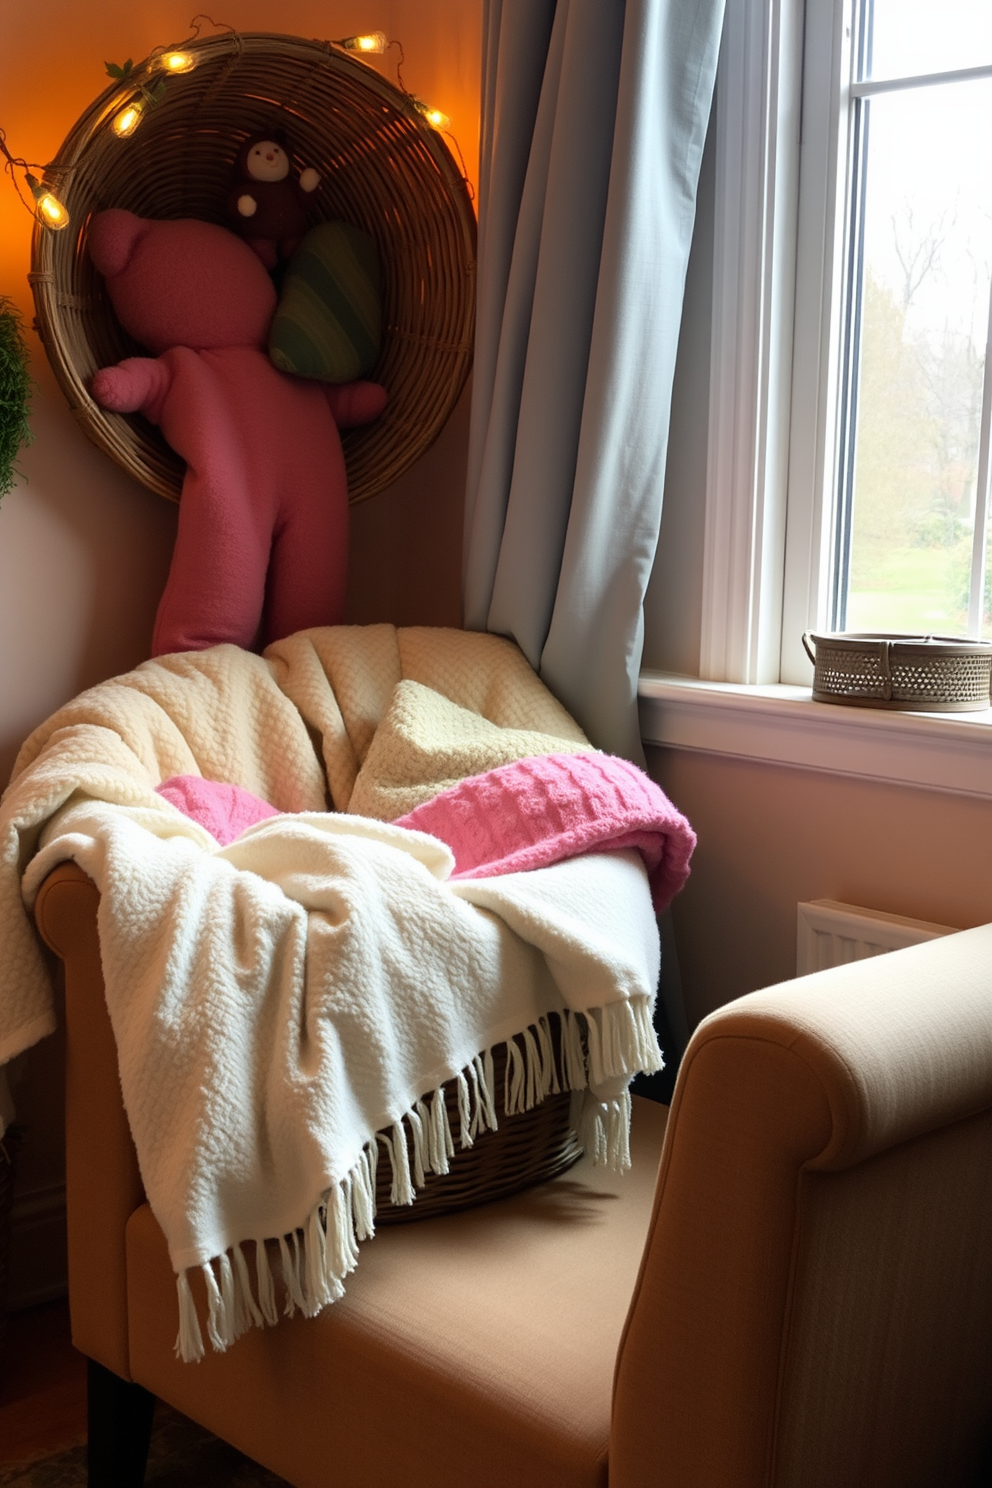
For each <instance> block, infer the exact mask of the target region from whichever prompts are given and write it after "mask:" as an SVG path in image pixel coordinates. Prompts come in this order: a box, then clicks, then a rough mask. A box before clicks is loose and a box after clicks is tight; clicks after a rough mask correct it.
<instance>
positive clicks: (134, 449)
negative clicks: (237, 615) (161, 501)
mask: <svg viewBox="0 0 992 1488" xmlns="http://www.w3.org/2000/svg"><path fill="white" fill-rule="evenodd" d="M184 45H185V49H186V50H188V51H190V52H192V53H193V54H194V56H195V58H196V67H195V69H194V70H193V71H192V72H189V73H186V74H185V75H182V76H177V77H170V78H169V79H168V82H167V85H166V88H165V92H164V96H163V98H162V100H161V102H159V103H158V104H157V106H156V107H154V108H152V109H149V110H148V111H147V113H146V114H145V116H144V118H143V119H142V122H141V125H140V127H139V128H138V130H137V131H136V132H135V133H134V134H133V135H132V136H131V137H130V138H128V139H119V138H118V137H117V136H116V135H115V134H114V132H113V129H112V127H111V125H112V121H113V119H114V117H115V116H116V115H117V114H118V112H119V111H120V110H121V109H122V108H123V107H124V105H125V104H126V103H128V102H130V101H131V100H132V99H133V98H135V97H136V96H137V94H138V88H139V85H140V84H141V83H142V82H146V83H147V82H149V81H150V80H151V79H152V77H153V76H157V75H158V74H157V73H156V62H155V59H154V58H149V59H147V61H146V62H144V63H142V64H141V65H140V66H139V67H137V68H135V70H134V73H133V74H132V77H131V78H130V79H129V80H128V82H127V83H116V84H114V85H112V86H111V87H109V88H108V89H107V90H106V91H105V92H104V93H103V94H101V96H100V97H99V98H98V99H96V101H95V102H94V103H93V104H92V105H91V107H90V108H89V109H88V110H87V111H86V113H84V114H83V115H82V117H81V118H80V119H79V120H78V121H77V122H76V124H75V125H74V126H73V128H72V129H71V130H70V132H69V134H68V136H67V138H66V140H65V142H64V143H63V145H62V147H61V149H60V150H59V152H58V154H57V156H56V157H55V159H54V161H53V162H52V164H51V166H50V167H49V169H48V170H47V171H46V176H45V179H46V182H47V183H48V184H49V185H50V186H51V187H52V188H53V189H54V190H55V191H56V192H57V193H58V194H59V195H60V196H61V199H62V200H63V201H64V203H65V205H66V206H67V208H68V210H69V213H70V216H71V223H70V226H69V227H68V228H66V229H65V230H63V231H62V232H55V233H53V232H50V231H48V230H46V229H44V228H41V227H39V228H38V229H37V230H36V233H35V240H34V251H33V260H32V274H31V281H32V286H33V290H34V297H35V307H36V312H37V320H36V324H37V327H38V331H39V333H40V335H41V337H42V340H43V342H44V345H45V350H46V352H47V354H48V358H49V360H50V362H51V364H52V366H53V368H54V371H55V375H56V377H57V379H58V381H59V383H60V385H61V387H62V390H63V392H64V393H65V395H66V397H67V399H68V400H69V405H70V407H71V408H72V411H73V413H74V414H75V416H76V418H77V419H78V421H79V423H80V424H81V425H82V427H83V429H84V430H85V432H86V434H87V435H88V436H89V437H90V438H91V439H92V440H93V441H94V443H95V444H97V445H98V446H99V447H100V448H101V449H102V450H104V451H106V453H107V454H109V455H110V456H111V457H112V458H113V459H114V460H116V461H117V463H118V464H119V465H121V466H122V467H123V468H124V469H125V470H126V471H127V472H128V473H129V474H130V475H133V476H134V477H136V478H137V479H138V480H139V481H141V482H142V483H143V484H144V485H146V486H148V487H150V488H151V489H152V490H153V491H157V492H158V493H159V494H160V495H162V496H166V497H168V498H170V499H171V500H173V501H178V499H179V494H180V489H181V486H182V479H183V464H182V461H181V460H180V459H179V458H178V456H177V455H176V454H175V453H174V452H173V451H172V450H171V449H170V448H169V446H168V445H167V444H166V443H165V441H164V439H163V438H162V437H161V435H160V434H159V431H158V430H157V429H156V428H154V427H153V426H152V425H151V424H149V423H148V422H147V421H146V420H144V419H143V418H141V417H140V416H139V415H122V414H113V413H108V412H106V411H105V410H104V409H102V408H100V407H99V406H98V405H97V404H96V403H94V401H93V400H92V398H91V397H90V396H89V393H88V391H87V387H88V384H89V380H90V378H91V376H92V374H93V373H94V372H95V371H96V370H97V369H98V368H99V367H103V366H107V365H110V364H112V363H114V362H117V361H120V360H121V359H122V358H123V357H126V356H133V355H134V354H135V353H136V352H137V351H140V349H141V348H139V347H136V345H135V343H134V342H133V341H132V340H131V339H130V338H129V337H128V336H127V335H126V333H125V332H124V331H123V330H122V329H121V327H120V326H119V325H118V323H117V320H116V318H115V316H114V313H113V310H112V309H111V306H110V302H109V300H108V298H107V296H106V293H105V291H104V288H103V284H102V281H101V279H100V276H99V275H98V274H97V273H96V271H95V269H94V268H93V266H92V264H91V262H90V258H89V254H88V252H87V247H86V243H87V232H88V226H89V221H90V218H91V217H92V215H93V214H94V213H95V212H98V211H101V210H102V209H103V208H105V207H111V206H114V207H126V208H128V209H129V210H130V211H132V212H136V213H138V214H139V215H140V216H143V217H159V218H177V217H197V218H201V219H203V220H205V221H209V222H223V220H224V218H223V211H224V204H225V200H226V197H227V193H228V190H229V188H230V184H231V179H232V169H233V164H234V159H235V156H236V154H237V151H238V148H239V146H240V145H241V144H242V143H243V142H244V140H245V139H247V138H250V137H251V136H252V135H255V134H258V133H260V132H263V133H264V132H265V131H266V130H268V129H273V128H281V129H283V130H284V131H285V134H286V136H287V138H288V140H289V142H290V145H291V150H292V156H293V162H294V166H295V169H296V170H297V171H299V170H300V169H302V168H304V167H305V166H312V167H314V168H315V169H316V170H318V171H319V172H320V174H321V182H320V185H319V186H318V188H317V190H316V192H315V193H314V204H313V206H312V207H311V217H312V220H313V221H314V222H318V221H325V220H332V219H340V220H345V221H348V222H351V223H353V224H354V225H356V226H357V227H360V228H362V229H364V231H365V232H367V233H369V234H370V235H371V237H372V238H373V239H374V241H375V243H376V246H377V249H378V252H379V258H380V262H381V265H382V272H383V312H384V314H383V326H384V335H383V346H382V352H381V355H380V358H379V361H378V363H377V365H376V367H375V369H374V370H373V371H372V373H371V374H370V375H371V377H372V378H373V379H374V380H375V381H378V382H381V383H383V384H384V386H385V387H386V389H387V391H388V393H389V403H388V406H387V408H386V411H385V413H384V414H383V415H382V416H381V417H380V418H379V419H377V420H376V421H375V423H374V424H371V425H369V426H367V427H365V428H362V429H357V430H353V431H349V432H348V433H347V434H346V435H345V436H344V441H343V442H344V446H345V457H346V461H347V466H348V486H349V494H350V497H351V500H352V501H353V502H356V501H362V500H364V499H365V498H366V497H369V496H372V495H374V494H375V493H376V492H377V491H380V490H382V489H383V487H385V486H387V485H389V484H391V482H393V481H395V480H396V479H397V477H398V476H399V475H401V474H402V473H403V471H404V470H406V469H407V468H408V467H409V466H410V465H411V464H412V463H413V462H414V461H415V460H416V459H417V458H418V457H419V456H420V455H421V454H422V453H423V452H424V450H426V449H427V447H428V446H429V445H430V444H431V443H432V442H433V440H434V439H435V438H436V437H437V435H438V433H439V432H440V430H441V428H442V427H443V425H444V423H445V420H446V419H447V417H448V415H449V414H450V412H451V410H452V408H453V406H454V404H455V402H456V400H457V398H458V396H459V393H460V392H461V390H462V387H463V386H464V383H465V379H466V377H467V376H468V372H469V367H470V364H471V355H472V333H473V325H474V311H475V242H476V236H475V215H474V212H473V209H472V203H471V200H470V197H469V193H468V188H467V183H466V181H465V179H464V177H463V175H462V173H461V170H460V169H459V167H458V165H457V164H456V163H455V161H454V159H453V158H452V156H451V154H450V152H449V150H448V148H447V146H446V145H445V143H444V140H443V138H442V137H441V135H440V134H438V132H437V131H436V130H434V129H432V128H431V127H430V125H428V124H427V123H426V121H425V120H424V118H423V117H422V115H421V114H420V113H419V112H418V109H417V107H416V105H415V102H414V101H413V99H412V98H411V97H410V96H409V95H408V94H406V93H404V92H402V91H401V90H400V89H398V88H396V87H394V86H393V85H392V84H391V83H389V82H388V81H387V80H386V79H384V78H382V77H381V76H380V75H379V74H378V73H377V72H376V71H374V69H373V68H371V67H370V66H368V65H367V64H366V63H364V62H361V61H359V60H358V59H357V58H355V57H353V56H351V55H349V54H348V53H346V52H344V51H342V50H341V49H340V48H339V47H336V46H335V45H334V44H332V43H330V42H322V41H306V40H303V39H302V38H300V37H295V36H280V35H271V34H269V33H263V32H250V33H244V34H238V33H235V32H229V33H224V34H221V35H217V36H212V37H209V38H207V39H204V40H197V41H193V42H190V43H188V44H184Z"/></svg>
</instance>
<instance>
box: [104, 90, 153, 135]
mask: <svg viewBox="0 0 992 1488" xmlns="http://www.w3.org/2000/svg"><path fill="white" fill-rule="evenodd" d="M144 112H145V105H144V103H143V102H142V100H141V99H140V98H136V99H135V100H134V102H133V103H129V104H128V105H127V107H126V108H122V109H121V111H120V113H119V114H116V115H115V116H114V122H113V124H112V125H111V128H112V129H113V131H114V133H115V134H116V135H117V137H118V139H127V138H128V137H129V136H130V135H132V134H133V133H134V131H135V130H136V129H137V127H138V125H139V124H140V123H141V116H142V114H143V113H144Z"/></svg>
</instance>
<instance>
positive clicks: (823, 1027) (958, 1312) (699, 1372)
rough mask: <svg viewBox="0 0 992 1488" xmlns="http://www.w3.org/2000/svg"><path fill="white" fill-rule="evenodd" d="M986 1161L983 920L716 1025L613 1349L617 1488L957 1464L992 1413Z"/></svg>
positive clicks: (942, 1477) (859, 1479) (693, 1068)
mask: <svg viewBox="0 0 992 1488" xmlns="http://www.w3.org/2000/svg"><path fill="white" fill-rule="evenodd" d="M990 1164H992V926H983V927H981V928H980V929H977V930H971V931H965V932H962V933H961V934H959V935H954V936H948V937H946V938H944V939H941V940H936V941H932V942H929V943H927V944H924V945H920V946H914V947H912V948H910V949H909V950H905V951H897V952H893V953H892V954H890V955H887V956H883V957H877V958H874V959H872V960H869V961H863V962H858V963H855V964H853V965H849V966H843V967H837V968H834V969H832V970H830V971H826V972H821V973H818V974H816V975H814V976H810V977H805V978H803V979H802V980H797V981H794V982H788V983H783V984H782V985H780V986H778V987H773V988H770V989H768V990H766V991H763V992H758V993H754V994H752V995H750V996H748V997H743V998H740V999H739V1000H738V1001H736V1002H734V1003H731V1004H729V1005H728V1006H727V1007H725V1008H721V1009H720V1010H718V1011H717V1012H716V1013H714V1014H712V1015H711V1016H710V1017H709V1018H707V1019H706V1020H704V1022H703V1023H701V1024H700V1026H699V1028H698V1029H697V1030H696V1033H695V1035H694V1036H693V1039H692V1041H691V1043H690V1046H689V1049H688V1051H687V1053H686V1057H685V1060H684V1061H683V1066H682V1069H681V1070H680V1073H679V1079H678V1083H677V1087H676V1091H675V1095H674V1098H673V1102H672V1112H671V1117H670V1120H669V1124H668V1134H667V1137H666V1145H665V1152H664V1156H663V1159H662V1165H661V1170H660V1173H659V1180H658V1190H657V1195H656V1202H655V1210H654V1216H653V1220H652V1227H651V1230H650V1231H649V1238H648V1242H647V1246H646V1250H645V1254H644V1259H643V1263H642V1267H641V1273H640V1277H639V1280H638V1284H637V1287H636V1289H635V1294H634V1298H633V1301H632V1304H631V1310H630V1314H629V1316H628V1321H627V1327H626V1330H625V1334H624V1338H623V1340H622V1343H621V1347H620V1352H619V1357H618V1363H617V1372H616V1388H615V1398H614V1417H613V1428H612V1434H611V1448H610V1488H647V1485H649V1484H650V1485H652V1488H660V1485H663V1484H668V1483H672V1484H673V1485H674V1484H678V1485H679V1488H710V1485H712V1484H716V1483H719V1484H720V1485H721V1488H759V1485H761V1488H770V1485H773V1484H774V1485H775V1488H800V1485H801V1488H814V1485H818V1484H820V1483H821V1482H822V1483H828V1482H829V1483H836V1482H847V1483H851V1484H861V1483H864V1484H868V1483H871V1484H872V1488H884V1485H886V1484H889V1483H900V1484H910V1483H917V1482H919V1483H924V1482H925V1483H930V1482H937V1481H941V1482H944V1481H946V1482H948V1483H950V1482H955V1483H956V1482H959V1481H961V1482H964V1481H969V1479H967V1477H966V1476H961V1475H960V1474H962V1473H965V1472H966V1470H967V1469H968V1468H969V1464H970V1463H971V1461H972V1457H971V1455H970V1454H971V1453H972V1452H973V1451H974V1452H977V1451H978V1444H979V1438H980V1435H981V1430H982V1422H983V1420H985V1421H986V1422H987V1421H988V1420H992V1344H990V1340H989V1335H990V1331H992V1280H990V1273H992V1268H989V1267H988V1266H987V1264H986V1259H985V1258H986V1257H987V1255H988V1253H989V1247H990V1244H992V1186H990V1185H989V1184H988V1183H987V1174H988V1170H989V1166H990ZM983 1172H984V1173H985V1179H983V1180H981V1181H980V1178H979V1175H980V1174H982V1173H983ZM965 1211H967V1213H965ZM936 1279H939V1286H936V1285H935V1281H936ZM938 1292H939V1300H938ZM859 1392H860V1397H863V1399H862V1398H859ZM887 1392H888V1393H887ZM811 1402H813V1410H812V1416H811V1414H810V1409H811ZM948 1422H954V1426H953V1429H952V1428H951V1427H949V1426H948V1425H947V1423H948ZM817 1423H822V1424H817ZM817 1443H819V1445H817ZM811 1444H812V1445H811ZM921 1444H922V1446H921ZM927 1451H931V1452H932V1453H933V1454H934V1457H933V1460H932V1461H929V1462H928V1461H927V1460H925V1459H926V1453H927ZM804 1454H805V1455H804ZM952 1464H954V1465H953V1466H952ZM914 1473H915V1475H914ZM928 1474H929V1476H928ZM955 1474H957V1475H955Z"/></svg>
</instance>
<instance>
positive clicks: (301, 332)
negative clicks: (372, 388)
mask: <svg viewBox="0 0 992 1488" xmlns="http://www.w3.org/2000/svg"><path fill="white" fill-rule="evenodd" d="M381 339H382V290H381V282H380V274H379V259H378V256H377V254H376V250H375V244H374V243H373V241H372V239H371V238H370V237H369V236H368V234H367V233H364V232H362V231H361V230H360V229H359V228H357V227H352V226H351V224H350V223H348V222H321V223H318V225H317V226H316V227H312V228H311V229H310V231H309V232H308V233H307V235H306V237H305V238H304V239H303V242H302V243H301V244H300V246H299V248H298V249H297V250H296V252H295V253H294V255H293V257H292V259H291V260H290V264H289V267H288V268H287V270H286V275H285V278H284V279H283V286H282V292H281V294H280V297H279V305H278V307H277V309H276V313H275V318H274V320H273V322H272V328H271V330H270V331H269V356H270V357H271V358H272V361H273V362H274V363H275V365H276V366H277V367H278V368H279V370H280V371H281V372H293V373H295V374H296V376H297V377H315V378H318V379H319V380H320V381H321V382H351V381H352V380H353V379H354V378H356V377H364V376H365V375H366V374H367V373H368V372H371V370H372V368H373V367H374V366H375V363H376V359H377V358H378V355H379V345H380V341H381Z"/></svg>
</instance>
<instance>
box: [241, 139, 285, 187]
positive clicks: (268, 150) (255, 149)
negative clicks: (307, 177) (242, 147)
mask: <svg viewBox="0 0 992 1488" xmlns="http://www.w3.org/2000/svg"><path fill="white" fill-rule="evenodd" d="M245 170H246V172H247V173H248V175H249V176H250V177H251V179H252V180H253V181H284V180H285V179H286V177H287V176H288V175H289V156H288V155H287V154H286V151H285V150H284V149H283V147H282V145H280V144H279V143H277V141H276V140H268V139H266V140H258V141H256V143H255V144H253V145H252V146H251V148H250V150H249V151H248V153H247V155H246V157H245Z"/></svg>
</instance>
